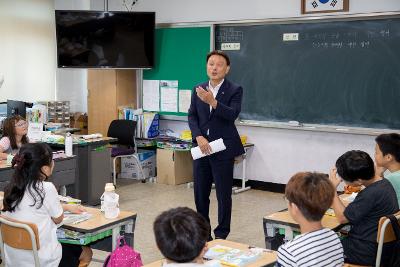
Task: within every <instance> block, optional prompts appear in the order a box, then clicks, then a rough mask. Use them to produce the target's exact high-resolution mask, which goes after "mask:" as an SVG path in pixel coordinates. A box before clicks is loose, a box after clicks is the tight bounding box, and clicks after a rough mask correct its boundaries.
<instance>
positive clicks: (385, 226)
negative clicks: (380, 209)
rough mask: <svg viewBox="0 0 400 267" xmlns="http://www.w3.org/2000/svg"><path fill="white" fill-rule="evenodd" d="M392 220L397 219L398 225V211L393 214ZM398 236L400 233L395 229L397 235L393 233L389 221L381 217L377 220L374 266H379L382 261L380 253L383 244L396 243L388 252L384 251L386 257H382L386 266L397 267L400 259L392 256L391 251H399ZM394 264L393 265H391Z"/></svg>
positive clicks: (399, 220)
mask: <svg viewBox="0 0 400 267" xmlns="http://www.w3.org/2000/svg"><path fill="white" fill-rule="evenodd" d="M393 215H394V218H393V221H394V222H396V220H395V219H397V222H398V223H400V211H399V212H397V213H395V214H393ZM399 236H400V232H399V230H398V227H397V235H396V233H395V231H394V230H393V227H392V223H391V220H390V219H389V218H387V217H381V218H380V220H379V224H378V234H377V236H376V241H377V242H378V249H377V253H376V261H375V266H377V267H379V266H381V261H382V252H383V250H384V249H383V244H384V243H388V242H392V241H396V240H397V243H395V244H394V247H392V248H390V249H389V251H390V252H388V251H386V256H385V257H384V261H385V262H386V263H385V264H386V265H389V266H399V265H398V264H399V263H400V257H399V256H398V254H397V253H394V254H393V250H395V251H396V250H397V249H399V243H398V242H400V239H398V238H399ZM393 264H394V265H393Z"/></svg>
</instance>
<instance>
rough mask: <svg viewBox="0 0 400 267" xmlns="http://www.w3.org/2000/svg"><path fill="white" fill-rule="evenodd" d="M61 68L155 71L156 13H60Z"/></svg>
mask: <svg viewBox="0 0 400 267" xmlns="http://www.w3.org/2000/svg"><path fill="white" fill-rule="evenodd" d="M55 17H56V36H57V60H58V67H59V68H122V69H124V68H127V69H132V68H151V67H153V66H154V28H155V12H114V11H113V12H103V11H64V10H57V11H56V13H55Z"/></svg>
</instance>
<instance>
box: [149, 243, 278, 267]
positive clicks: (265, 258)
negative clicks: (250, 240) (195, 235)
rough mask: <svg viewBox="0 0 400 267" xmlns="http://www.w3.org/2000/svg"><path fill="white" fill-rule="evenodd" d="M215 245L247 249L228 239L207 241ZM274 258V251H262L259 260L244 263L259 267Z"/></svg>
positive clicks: (157, 265)
mask: <svg viewBox="0 0 400 267" xmlns="http://www.w3.org/2000/svg"><path fill="white" fill-rule="evenodd" d="M216 245H222V246H227V247H231V248H237V249H241V250H247V249H249V245H247V244H242V243H237V242H233V241H228V240H221V239H217V240H213V241H210V242H208V246H209V247H213V246H216ZM276 259H277V253H276V251H270V252H264V253H263V254H262V257H261V258H260V259H259V260H257V261H256V262H253V263H251V264H249V265H246V267H260V266H266V265H270V264H273V263H275V262H276ZM163 262H164V260H158V261H155V262H152V263H150V264H147V265H144V267H161V266H162V264H163ZM223 266H226V265H223Z"/></svg>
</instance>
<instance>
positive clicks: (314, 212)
mask: <svg viewBox="0 0 400 267" xmlns="http://www.w3.org/2000/svg"><path fill="white" fill-rule="evenodd" d="M334 194H335V192H334V188H333V186H332V184H331V183H330V181H329V179H328V175H326V174H322V173H312V172H299V173H297V174H295V175H294V176H293V177H292V178H290V180H289V182H288V183H287V185H286V189H285V197H286V199H287V200H288V201H289V204H288V208H289V213H290V216H292V218H293V219H294V220H295V221H296V222H297V223H298V224H299V225H300V231H301V234H300V235H298V236H296V237H295V238H294V239H293V240H290V241H288V242H287V243H285V244H283V245H282V246H280V247H279V249H278V263H277V266H315V267H318V266H321V267H322V266H342V265H343V248H342V245H341V243H340V240H339V237H338V236H337V234H336V233H335V232H333V231H332V230H330V229H327V228H323V227H322V224H321V219H322V217H323V216H324V214H325V212H326V210H327V209H328V208H329V207H330V206H331V204H332V200H333V196H334Z"/></svg>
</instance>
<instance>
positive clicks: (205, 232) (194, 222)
mask: <svg viewBox="0 0 400 267" xmlns="http://www.w3.org/2000/svg"><path fill="white" fill-rule="evenodd" d="M153 229H154V235H155V238H156V243H157V247H158V249H159V250H160V251H161V253H162V254H163V255H164V257H165V258H166V260H167V264H164V265H163V267H178V266H185V267H196V266H199V267H200V266H214V267H219V266H220V264H219V263H218V261H208V262H203V256H204V254H205V253H206V251H207V240H208V236H209V234H210V224H209V223H208V222H207V221H206V220H205V219H204V218H203V216H201V215H200V214H198V213H197V212H195V211H194V210H192V209H189V208H182V207H180V208H175V209H170V210H168V211H165V212H163V213H161V214H160V215H158V217H157V218H156V220H155V221H154V226H153Z"/></svg>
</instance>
